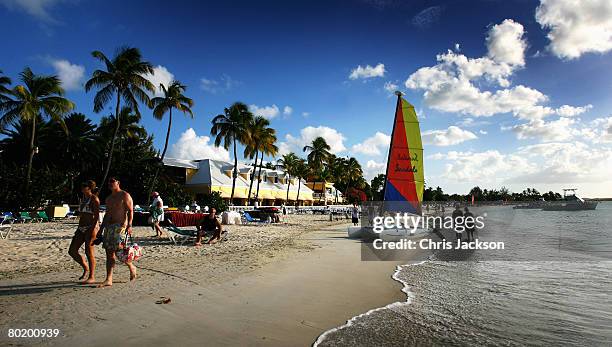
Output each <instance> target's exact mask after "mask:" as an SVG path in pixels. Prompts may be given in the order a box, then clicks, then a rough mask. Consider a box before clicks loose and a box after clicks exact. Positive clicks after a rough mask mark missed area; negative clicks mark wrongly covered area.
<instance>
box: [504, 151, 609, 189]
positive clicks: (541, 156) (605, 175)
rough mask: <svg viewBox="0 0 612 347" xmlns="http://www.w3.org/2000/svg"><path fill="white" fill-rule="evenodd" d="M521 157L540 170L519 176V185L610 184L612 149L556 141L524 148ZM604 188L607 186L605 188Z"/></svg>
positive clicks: (517, 179)
mask: <svg viewBox="0 0 612 347" xmlns="http://www.w3.org/2000/svg"><path fill="white" fill-rule="evenodd" d="M518 154H519V155H521V156H523V157H527V158H529V159H531V160H532V161H534V162H536V163H537V164H538V165H537V170H534V171H533V172H531V173H528V174H525V175H520V176H517V177H515V178H514V179H513V181H515V182H529V183H589V184H593V183H594V184H602V183H604V182H610V176H609V173H610V172H611V171H612V149H610V148H595V147H590V146H588V145H587V144H585V143H583V142H580V141H575V142H553V143H546V144H536V145H530V146H525V147H521V148H520V149H519V151H518ZM601 188H603V187H601Z"/></svg>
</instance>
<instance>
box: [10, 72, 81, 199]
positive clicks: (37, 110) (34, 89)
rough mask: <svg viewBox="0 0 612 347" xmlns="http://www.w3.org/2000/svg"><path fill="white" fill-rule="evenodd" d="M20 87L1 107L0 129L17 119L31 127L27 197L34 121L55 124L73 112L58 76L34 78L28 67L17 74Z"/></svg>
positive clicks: (72, 104) (34, 131)
mask: <svg viewBox="0 0 612 347" xmlns="http://www.w3.org/2000/svg"><path fill="white" fill-rule="evenodd" d="M19 79H20V80H21V82H22V83H23V84H22V85H18V86H16V87H15V88H13V89H12V91H11V93H10V94H12V98H10V97H9V98H8V99H5V100H4V101H2V103H0V112H4V114H3V115H2V116H1V118H0V129H4V128H5V127H6V126H7V125H8V124H11V123H13V122H14V121H15V120H17V119H21V120H24V121H26V122H28V123H31V124H30V125H31V133H30V151H29V154H28V170H27V174H26V184H25V192H26V196H27V194H28V192H29V188H30V177H31V174H32V160H33V159H34V154H35V153H36V152H37V148H35V147H34V143H35V138H36V121H37V120H38V118H39V117H43V116H46V117H47V118H50V119H51V120H53V121H55V122H60V123H61V122H62V117H63V116H64V114H66V113H67V112H69V111H70V110H72V109H73V108H74V103H72V102H71V101H69V100H68V99H66V98H64V97H63V95H64V89H62V87H61V82H60V80H59V78H58V77H57V76H44V75H35V74H34V73H33V72H32V70H30V68H29V67H27V68H25V69H24V70H23V72H21V73H20V74H19Z"/></svg>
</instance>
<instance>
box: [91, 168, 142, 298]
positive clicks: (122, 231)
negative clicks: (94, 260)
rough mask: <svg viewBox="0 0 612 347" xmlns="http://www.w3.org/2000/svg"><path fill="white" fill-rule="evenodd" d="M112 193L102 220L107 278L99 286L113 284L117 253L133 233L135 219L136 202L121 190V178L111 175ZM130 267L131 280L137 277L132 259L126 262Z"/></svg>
mask: <svg viewBox="0 0 612 347" xmlns="http://www.w3.org/2000/svg"><path fill="white" fill-rule="evenodd" d="M108 188H109V189H110V191H111V195H109V196H108V197H107V198H106V214H105V215H104V220H103V221H102V228H103V229H104V241H103V247H104V249H105V250H106V280H105V281H104V282H103V283H102V284H100V285H99V286H98V287H110V286H112V285H113V268H114V267H115V253H116V252H117V251H119V250H120V249H122V248H121V247H122V245H121V244H122V242H123V240H124V238H125V237H126V233H127V234H129V235H132V220H133V219H134V202H133V201H132V197H131V196H130V194H129V193H128V192H126V191H123V190H121V187H120V186H119V180H118V179H117V178H115V177H111V178H110V179H109V180H108ZM125 265H127V267H128V268H129V269H130V281H133V280H135V279H136V267H135V266H134V264H132V262H131V261H128V262H126V263H125Z"/></svg>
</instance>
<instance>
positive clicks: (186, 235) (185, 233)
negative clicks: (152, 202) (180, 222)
mask: <svg viewBox="0 0 612 347" xmlns="http://www.w3.org/2000/svg"><path fill="white" fill-rule="evenodd" d="M164 229H165V230H166V233H167V234H168V237H169V238H170V240H172V242H173V243H174V244H175V245H177V244H179V243H180V244H181V245H182V244H183V243H185V241H187V240H189V239H195V238H196V237H197V236H198V231H197V230H196V229H181V228H179V227H177V226H175V225H174V224H172V222H171V221H168V223H167V225H166V226H164ZM228 235H229V234H228V231H227V230H223V232H222V233H221V240H220V241H219V242H223V241H227V236H228ZM211 237H212V234H206V235H204V237H203V238H202V242H204V243H206V242H208V240H209V239H210V238H211Z"/></svg>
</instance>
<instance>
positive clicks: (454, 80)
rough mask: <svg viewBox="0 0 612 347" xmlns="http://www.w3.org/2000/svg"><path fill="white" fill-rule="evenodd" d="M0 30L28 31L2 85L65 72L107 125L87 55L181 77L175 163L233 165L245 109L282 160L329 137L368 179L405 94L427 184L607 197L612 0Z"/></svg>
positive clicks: (24, 24)
mask: <svg viewBox="0 0 612 347" xmlns="http://www.w3.org/2000/svg"><path fill="white" fill-rule="evenodd" d="M572 19H574V20H572ZM0 23H2V24H0V25H1V26H2V29H3V32H5V33H11V32H15V34H14V35H10V34H8V35H5V36H4V37H3V41H4V43H5V44H4V47H10V49H5V50H3V52H2V53H1V54H0V69H1V70H3V71H4V73H5V74H7V75H9V76H11V77H13V78H15V77H16V76H17V74H18V73H19V71H21V70H22V69H23V67H25V66H30V67H31V68H32V69H33V70H34V71H35V72H37V73H45V74H51V73H55V74H59V75H60V77H62V78H63V80H64V83H65V87H66V89H67V95H68V97H70V98H71V99H72V100H73V101H75V103H76V104H77V111H79V112H83V113H85V114H87V115H88V116H89V117H91V118H93V119H94V120H98V119H99V117H100V116H102V115H106V114H108V113H110V112H111V110H110V109H109V110H107V111H105V112H102V113H101V114H95V113H94V112H93V107H92V99H93V93H91V92H90V93H85V92H84V90H83V88H82V84H83V83H84V81H85V80H86V79H87V78H88V77H89V76H90V75H91V72H92V71H93V70H95V69H96V68H98V67H99V64H98V62H97V61H95V60H94V59H93V58H92V57H91V55H90V52H91V51H93V50H102V51H103V52H105V53H106V54H107V55H112V54H113V52H114V51H115V49H116V48H117V47H119V46H122V45H130V46H135V47H138V48H140V49H141V51H142V53H143V55H144V57H145V58H146V59H147V60H148V61H150V62H151V63H152V64H153V65H154V66H156V67H157V68H156V76H154V78H153V79H154V80H155V81H157V82H166V81H167V80H169V79H170V78H171V77H173V78H174V79H178V80H180V81H181V82H183V83H184V84H186V85H187V86H188V92H187V94H188V95H189V96H190V97H192V98H193V99H194V101H195V107H194V114H195V119H193V120H189V119H186V118H184V117H176V122H175V123H174V126H173V133H172V136H171V139H170V143H171V144H174V146H173V147H171V148H170V154H171V155H175V156H182V157H191V158H199V157H202V156H213V157H220V158H226V157H227V153H225V152H224V151H222V150H218V149H214V148H211V146H210V141H208V142H207V139H206V136H208V135H209V130H210V120H211V118H212V117H213V116H214V115H216V114H218V113H220V112H221V111H222V110H223V107H225V106H227V105H229V104H231V103H232V102H234V101H243V102H245V103H247V104H249V105H253V110H256V111H257V112H259V113H262V114H264V115H266V116H268V117H270V118H271V121H272V126H273V127H274V128H276V129H277V131H278V135H279V142H280V146H281V148H282V149H283V151H287V150H293V151H297V150H298V149H300V147H301V146H302V145H303V144H304V143H305V142H307V141H308V140H310V139H311V138H312V137H313V136H316V135H324V137H326V138H327V139H328V141H329V142H330V143H333V144H334V149H335V151H336V152H337V154H338V155H342V156H347V155H348V156H355V157H357V158H358V159H359V160H360V161H361V163H362V165H363V166H364V169H365V171H366V175H367V176H368V177H372V176H373V175H374V174H376V173H378V172H380V171H382V169H381V168H383V167H384V162H385V160H386V151H387V148H386V141H388V135H389V134H390V132H391V129H390V127H391V122H392V119H393V112H394V107H395V99H394V98H393V97H392V95H391V92H390V91H391V90H393V89H401V90H402V91H404V92H405V93H406V99H407V100H409V101H410V102H411V103H413V104H414V105H415V107H416V109H417V110H418V113H419V117H420V118H421V129H422V131H423V136H424V140H425V142H426V144H425V153H426V155H427V156H428V159H427V160H426V162H425V170H426V180H427V182H428V183H429V184H431V185H434V186H435V185H441V186H442V187H443V188H444V189H445V190H446V191H449V192H460V193H465V191H466V190H469V188H471V187H472V186H474V185H480V186H481V187H488V188H499V187H501V186H507V187H510V188H511V189H514V190H522V189H524V188H525V187H527V186H535V187H536V188H538V189H540V190H549V189H553V190H559V189H560V188H563V187H568V186H576V187H578V188H580V190H581V192H582V193H583V195H586V196H612V182H611V181H610V180H609V178H608V177H606V176H607V175H606V174H604V172H606V171H607V172H609V170H610V169H612V163H611V162H610V160H611V159H609V158H612V155H611V154H612V149H611V146H610V143H612V118H610V113H611V112H610V109H611V107H612V100H611V98H610V96H609V91H610V87H612V82H611V81H612V78H611V77H612V59H611V54H610V50H611V49H612V37H611V35H610V32H612V5H611V4H609V1H606V0H594V1H591V4H590V5H589V6H580V7H576V6H575V5H574V4H573V2H572V1H567V0H556V1H550V0H549V1H543V2H542V3H540V1H528V0H524V1H522V0H517V1H494V0H489V1H410V2H404V1H395V0H388V1H387V0H369V1H360V0H354V1H291V2H289V1H282V2H281V1H265V2H253V1H228V2H204V1H202V2H196V1H193V2H189V1H183V2H177V3H174V4H172V5H168V4H165V3H161V2H159V3H158V2H153V1H150V2H139V1H131V2H119V1H104V2H93V1H85V0H81V1H77V0H66V1H59V0H46V1H41V2H35V1H16V0H0ZM17 33H18V34H17ZM581 35H583V36H584V37H581ZM448 50H451V53H447V52H448ZM440 54H446V55H445V56H443V57H441V60H440V61H437V60H436V55H440ZM385 86H387V87H388V88H385ZM387 89H388V90H387ZM564 105H565V106H564ZM284 111H285V112H284ZM142 123H143V124H144V126H145V127H146V128H147V130H148V131H149V132H150V133H153V134H155V135H156V138H155V141H156V145H158V146H161V145H162V141H163V135H164V133H165V132H164V129H165V127H166V122H165V121H162V122H159V121H156V120H154V119H153V118H152V117H151V113H150V111H143V120H142ZM190 129H191V130H190ZM378 133H380V134H378ZM386 136H387V137H386Z"/></svg>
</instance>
